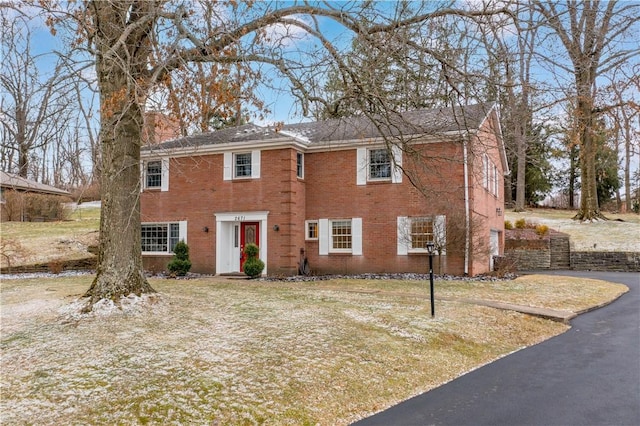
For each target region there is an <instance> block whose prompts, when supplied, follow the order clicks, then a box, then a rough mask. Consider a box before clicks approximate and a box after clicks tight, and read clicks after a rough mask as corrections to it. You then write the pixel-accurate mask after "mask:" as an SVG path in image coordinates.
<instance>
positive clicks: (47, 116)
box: [0, 9, 70, 179]
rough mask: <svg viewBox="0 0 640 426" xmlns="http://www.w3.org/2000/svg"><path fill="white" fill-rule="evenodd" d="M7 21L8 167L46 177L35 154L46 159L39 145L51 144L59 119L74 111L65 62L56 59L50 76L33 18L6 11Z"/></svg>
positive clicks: (0, 115)
mask: <svg viewBox="0 0 640 426" xmlns="http://www.w3.org/2000/svg"><path fill="white" fill-rule="evenodd" d="M0 20H1V21H2V28H3V31H2V52H3V54H2V57H3V60H2V64H1V65H0V67H1V72H0V87H1V88H2V93H3V96H2V104H1V108H2V109H1V111H0V120H1V125H2V151H3V155H2V169H3V170H5V171H9V172H14V173H17V174H19V175H20V176H23V177H27V175H28V174H29V172H31V175H32V177H33V178H35V179H40V178H41V177H42V170H40V168H39V167H40V166H39V165H37V164H30V162H31V160H32V158H41V157H42V153H41V152H37V151H38V150H39V149H43V150H46V145H47V144H48V143H50V141H51V140H52V138H54V137H56V132H58V131H59V130H60V127H59V126H57V125H56V122H57V120H58V119H59V118H60V116H61V115H62V114H63V113H64V111H65V110H67V109H69V107H70V105H69V103H68V102H64V101H63V100H62V98H63V97H64V94H65V93H66V92H67V91H68V88H67V87H66V80H67V78H68V77H69V76H68V74H66V73H65V72H64V68H63V67H62V65H61V62H60V61H58V60H56V59H55V57H54V58H53V63H52V64H51V65H50V67H51V70H50V73H49V74H48V75H42V74H41V72H40V68H41V66H40V65H41V63H39V60H40V59H41V58H38V56H37V55H36V54H34V52H33V51H32V46H31V43H32V40H31V39H32V35H31V32H30V27H31V25H30V18H29V17H27V16H25V15H21V14H16V15H13V16H9V14H8V13H7V11H6V10H5V9H2V13H1V14H0Z"/></svg>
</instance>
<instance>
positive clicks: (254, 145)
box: [140, 137, 308, 159]
mask: <svg viewBox="0 0 640 426" xmlns="http://www.w3.org/2000/svg"><path fill="white" fill-rule="evenodd" d="M282 148H295V149H297V150H299V151H303V152H305V151H307V149H308V144H307V143H304V142H301V141H298V140H295V139H292V138H288V137H287V138H278V139H271V140H268V141H255V140H254V141H243V142H225V143H217V144H211V145H201V146H185V147H179V148H169V149H162V148H156V149H153V150H151V151H143V152H141V153H140V156H141V158H143V159H148V158H157V157H171V158H177V157H191V156H194V155H208V154H221V153H223V152H229V151H254V150H260V151H264V150H272V149H282Z"/></svg>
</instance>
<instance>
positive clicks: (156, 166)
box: [147, 160, 162, 188]
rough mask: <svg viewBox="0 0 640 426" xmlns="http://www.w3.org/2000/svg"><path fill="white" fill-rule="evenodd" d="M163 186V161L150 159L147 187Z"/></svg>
mask: <svg viewBox="0 0 640 426" xmlns="http://www.w3.org/2000/svg"><path fill="white" fill-rule="evenodd" d="M161 186H162V161H160V160H158V161H149V162H148V163H147V188H160V187H161Z"/></svg>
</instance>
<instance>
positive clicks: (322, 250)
mask: <svg viewBox="0 0 640 426" xmlns="http://www.w3.org/2000/svg"><path fill="white" fill-rule="evenodd" d="M310 223H311V221H310V222H308V223H307V225H309V224H310ZM317 224H318V226H317V234H318V249H319V254H320V255H328V254H331V253H349V254H352V255H354V256H360V255H362V218H359V217H353V218H350V219H347V218H345V219H319V220H318V222H317ZM307 231H308V232H309V231H310V228H307ZM309 239H310V238H309Z"/></svg>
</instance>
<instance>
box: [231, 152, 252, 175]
mask: <svg viewBox="0 0 640 426" xmlns="http://www.w3.org/2000/svg"><path fill="white" fill-rule="evenodd" d="M233 164H234V172H233V177H237V178H241V177H251V153H250V152H244V153H242V154H233Z"/></svg>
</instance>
